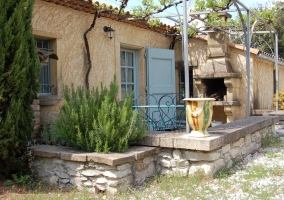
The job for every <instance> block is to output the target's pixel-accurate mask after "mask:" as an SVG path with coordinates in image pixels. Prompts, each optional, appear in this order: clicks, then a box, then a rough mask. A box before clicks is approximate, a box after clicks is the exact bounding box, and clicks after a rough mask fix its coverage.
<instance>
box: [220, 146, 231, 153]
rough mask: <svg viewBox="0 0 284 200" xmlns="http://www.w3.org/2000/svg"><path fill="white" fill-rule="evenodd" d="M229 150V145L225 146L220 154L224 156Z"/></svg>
mask: <svg viewBox="0 0 284 200" xmlns="http://www.w3.org/2000/svg"><path fill="white" fill-rule="evenodd" d="M230 150H231V145H230V144H227V145H225V146H223V147H222V152H221V154H225V153H227V152H229V151H230Z"/></svg>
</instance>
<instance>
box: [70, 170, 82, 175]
mask: <svg viewBox="0 0 284 200" xmlns="http://www.w3.org/2000/svg"><path fill="white" fill-rule="evenodd" d="M67 174H68V175H70V176H80V175H81V173H80V172H78V171H74V170H72V169H68V170H67Z"/></svg>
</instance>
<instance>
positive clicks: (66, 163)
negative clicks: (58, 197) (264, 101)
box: [34, 117, 278, 194]
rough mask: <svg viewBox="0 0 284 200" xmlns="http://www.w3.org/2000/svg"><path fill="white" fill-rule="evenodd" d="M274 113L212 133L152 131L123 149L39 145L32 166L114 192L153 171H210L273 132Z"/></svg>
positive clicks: (66, 181)
mask: <svg viewBox="0 0 284 200" xmlns="http://www.w3.org/2000/svg"><path fill="white" fill-rule="evenodd" d="M277 122H278V117H251V118H247V119H244V120H238V121H235V122H231V123H228V124H222V125H219V126H216V127H212V128H210V129H209V133H210V134H211V136H210V137H207V138H191V137H189V136H188V134H187V133H180V132H151V133H148V134H147V136H146V137H145V138H144V139H143V140H141V141H140V142H139V144H140V145H141V146H133V147H131V148H130V149H129V150H128V151H127V152H125V153H111V154H100V153H86V152H83V151H78V150H76V149H74V148H71V147H62V146H48V145H38V146H36V148H35V149H34V155H35V157H36V158H35V166H36V170H37V172H38V174H39V177H41V178H42V179H43V180H44V181H46V182H49V183H51V184H58V185H59V186H60V187H77V189H79V190H80V189H82V188H83V187H87V188H88V190H90V191H93V192H102V191H103V192H109V193H112V194H113V193H116V192H118V191H121V190H124V189H126V188H127V186H128V185H133V184H141V183H142V182H143V181H144V180H145V179H146V178H147V177H151V176H153V175H155V174H157V173H161V174H168V173H174V172H179V173H181V174H184V175H188V174H194V173H195V172H197V171H198V170H203V171H204V172H205V173H207V174H211V175H213V174H214V173H215V172H216V171H217V170H218V169H220V168H221V167H228V168H230V167H231V166H232V164H233V162H234V160H236V161H238V160H241V159H243V158H244V157H245V156H246V155H248V154H250V153H252V152H254V151H256V150H257V149H259V148H260V147H261V140H262V138H264V137H266V136H268V137H270V136H275V123H277Z"/></svg>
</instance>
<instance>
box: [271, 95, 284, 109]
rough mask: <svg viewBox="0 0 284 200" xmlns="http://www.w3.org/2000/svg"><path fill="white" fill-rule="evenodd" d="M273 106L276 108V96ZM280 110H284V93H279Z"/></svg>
mask: <svg viewBox="0 0 284 200" xmlns="http://www.w3.org/2000/svg"><path fill="white" fill-rule="evenodd" d="M273 105H274V106H275V107H276V94H274V97H273ZM278 108H279V109H280V110H284V91H279V92H278Z"/></svg>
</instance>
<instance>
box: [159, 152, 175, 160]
mask: <svg viewBox="0 0 284 200" xmlns="http://www.w3.org/2000/svg"><path fill="white" fill-rule="evenodd" d="M158 156H159V157H162V158H168V159H172V158H173V156H172V154H171V153H170V152H163V151H162V152H160V153H159V154H158Z"/></svg>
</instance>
